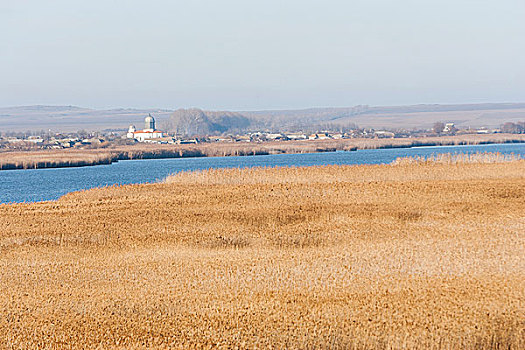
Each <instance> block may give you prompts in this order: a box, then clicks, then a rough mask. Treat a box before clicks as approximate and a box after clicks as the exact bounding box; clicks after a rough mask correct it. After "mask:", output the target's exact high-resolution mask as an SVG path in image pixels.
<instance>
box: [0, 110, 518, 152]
mask: <svg viewBox="0 0 525 350" xmlns="http://www.w3.org/2000/svg"><path fill="white" fill-rule="evenodd" d="M343 129H344V128H341V129H340V130H320V131H310V132H284V131H283V132H276V131H268V130H264V131H253V132H247V133H245V134H240V135H233V134H223V135H200V136H192V137H188V136H185V135H176V134H170V133H168V132H165V131H162V130H158V129H157V128H156V122H155V118H154V117H153V116H152V115H151V114H150V115H148V116H146V117H145V119H144V128H143V129H137V128H136V127H135V126H134V125H130V126H129V128H128V130H127V132H125V133H123V132H116V131H105V132H86V131H78V132H75V133H51V132H50V131H48V132H45V131H40V132H3V133H2V132H0V148H2V149H65V148H104V147H109V146H115V145H131V144H135V143H151V144H198V143H212V142H269V141H294V140H296V141H308V140H338V139H353V138H372V139H374V138H377V139H383V138H412V137H431V136H448V135H461V134H495V133H513V134H523V133H525V122H518V123H505V124H503V125H502V126H501V127H500V128H496V129H487V128H475V129H474V128H473V129H471V128H466V129H464V128H463V129H458V128H456V126H455V125H454V123H441V122H438V123H435V124H434V125H433V127H432V128H431V129H428V130H416V129H414V130H403V129H397V130H375V129H370V128H358V127H354V128H346V129H344V130H343Z"/></svg>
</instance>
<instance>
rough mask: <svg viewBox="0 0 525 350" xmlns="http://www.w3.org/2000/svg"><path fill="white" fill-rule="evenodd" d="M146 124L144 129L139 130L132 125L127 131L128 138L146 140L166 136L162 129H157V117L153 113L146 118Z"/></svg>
mask: <svg viewBox="0 0 525 350" xmlns="http://www.w3.org/2000/svg"><path fill="white" fill-rule="evenodd" d="M144 124H145V125H144V130H137V129H136V128H135V126H134V125H130V126H129V129H128V133H127V137H128V139H135V140H137V141H139V142H144V141H146V140H151V139H159V138H161V137H164V135H163V133H162V131H160V130H156V129H155V118H153V117H152V116H151V114H150V115H148V116H147V117H146V118H145V119H144Z"/></svg>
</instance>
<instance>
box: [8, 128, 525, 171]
mask: <svg viewBox="0 0 525 350" xmlns="http://www.w3.org/2000/svg"><path fill="white" fill-rule="evenodd" d="M468 136H469V137H465V136H459V137H458V136H449V137H431V138H419V139H347V140H309V141H284V142H282V141H281V142H267V143H257V144H239V143H235V144H198V145H134V146H122V147H115V148H104V149H81V150H58V151H44V150H42V151H20V152H0V170H26V169H56V168H78V167H86V166H96V165H111V164H113V163H117V162H118V161H120V160H144V159H177V158H200V157H231V156H257V155H273V154H298V153H323V152H335V151H357V150H367V149H401V148H416V147H447V146H450V147H454V146H476V145H490V144H516V143H525V135H523V134H517V135H514V134H511V135H509V134H499V135H498V137H497V138H495V137H494V135H489V136H491V137H487V136H486V135H468ZM407 141H408V142H407Z"/></svg>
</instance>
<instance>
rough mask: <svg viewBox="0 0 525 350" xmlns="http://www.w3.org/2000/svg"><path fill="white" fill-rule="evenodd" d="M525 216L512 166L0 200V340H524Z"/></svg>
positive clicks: (392, 344)
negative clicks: (8, 202)
mask: <svg viewBox="0 0 525 350" xmlns="http://www.w3.org/2000/svg"><path fill="white" fill-rule="evenodd" d="M495 157H496V158H497V156H495ZM524 213H525V161H524V160H510V161H507V162H487V163H485V162H484V163H480V162H476V161H469V160H463V161H459V162H453V163H451V164H449V163H448V162H428V161H427V162H412V163H410V162H399V164H397V165H378V166H355V167H350V166H327V167H313V168H279V169H244V170H234V169H229V170H227V169H222V170H210V171H205V172H196V173H183V174H178V175H176V176H173V177H170V178H169V179H167V181H166V182H165V183H159V184H149V185H132V186H123V187H118V186H113V187H107V188H101V189H95V190H90V191H85V192H77V193H72V194H69V195H66V196H64V197H63V198H61V199H60V200H59V201H57V202H44V203H35V204H14V205H0V344H3V346H4V347H7V348H9V347H12V348H38V347H40V348H62V347H71V348H96V347H100V348H136V347H157V348H168V347H170V348H188V347H196V348H201V347H207V348H210V347H218V348H232V347H239V348H267V347H274V348H356V349H361V348H367V349H390V348H394V349H401V348H430V349H432V348H433V349H456V348H465V349H485V348H486V349H503V348H505V349H522V348H524V347H525V308H524V303H525V258H524V256H525V215H524Z"/></svg>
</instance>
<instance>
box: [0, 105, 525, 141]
mask: <svg viewBox="0 0 525 350" xmlns="http://www.w3.org/2000/svg"><path fill="white" fill-rule="evenodd" d="M148 113H151V114H153V115H154V116H155V118H156V119H157V121H158V125H159V126H160V127H161V128H163V129H165V130H166V131H172V132H175V131H180V132H183V133H185V132H188V131H191V132H195V133H201V134H207V133H212V134H213V133H223V132H236V131H247V130H259V129H269V130H276V131H283V130H288V131H293V130H305V129H308V128H311V127H322V126H323V124H330V125H341V126H348V125H354V124H355V125H358V126H359V127H362V128H376V129H381V128H386V129H393V128H407V129H411V128H421V129H427V128H431V126H432V124H433V123H435V122H438V121H442V122H451V123H454V124H455V125H456V126H457V127H459V128H466V127H472V128H477V127H487V128H495V127H499V126H500V125H501V124H503V123H505V122H519V121H523V120H525V103H485V104H460V105H439V104H422V105H411V106H382V107H373V106H363V105H361V106H355V107H345V108H310V109H298V110H262V111H203V110H201V109H198V108H193V109H178V110H168V109H133V108H119V109H90V108H82V107H76V106H23V107H4V108H0V124H1V125H2V128H3V129H4V130H13V131H26V130H42V129H43V130H46V131H47V130H48V129H51V130H52V131H77V130H80V129H85V130H88V131H99V130H107V129H115V130H125V129H126V128H127V127H128V126H129V125H130V124H136V125H137V126H139V127H140V126H141V125H142V124H143V120H144V116H145V115H147V114H148ZM191 132H189V133H191Z"/></svg>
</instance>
